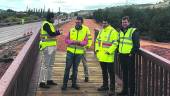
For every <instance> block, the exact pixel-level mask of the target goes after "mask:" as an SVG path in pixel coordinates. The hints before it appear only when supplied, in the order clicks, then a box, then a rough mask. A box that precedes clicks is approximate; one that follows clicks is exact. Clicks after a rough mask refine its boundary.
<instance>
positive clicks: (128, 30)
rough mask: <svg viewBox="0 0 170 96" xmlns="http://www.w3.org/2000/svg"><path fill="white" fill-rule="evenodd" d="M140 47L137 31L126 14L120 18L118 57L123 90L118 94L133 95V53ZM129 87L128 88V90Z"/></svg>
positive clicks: (123, 95)
mask: <svg viewBox="0 0 170 96" xmlns="http://www.w3.org/2000/svg"><path fill="white" fill-rule="evenodd" d="M139 48H140V43H139V33H138V32H137V30H136V28H134V27H132V26H131V25H130V20H129V17H128V16H125V17H123V18H122V28H121V30H120V32H119V48H118V51H119V58H120V63H121V68H122V70H123V90H122V92H121V93H119V94H118V95H120V96H121V95H122V96H125V95H127V96H135V94H134V93H135V64H134V61H135V58H134V57H135V53H136V52H138V50H139ZM129 88H130V90H129Z"/></svg>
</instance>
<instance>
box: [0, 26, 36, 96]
mask: <svg viewBox="0 0 170 96" xmlns="http://www.w3.org/2000/svg"><path fill="white" fill-rule="evenodd" d="M38 50H39V30H38V29H37V32H35V33H34V34H33V35H32V36H31V37H30V39H29V40H28V41H27V43H26V44H25V45H24V47H23V48H22V50H21V51H20V52H19V54H18V55H17V57H16V58H15V59H14V61H13V62H12V64H11V65H10V66H9V68H8V69H7V70H6V72H5V73H4V75H3V76H2V78H1V79H0V96H26V94H27V90H28V87H29V84H30V81H31V80H30V79H31V76H32V73H33V69H34V65H35V64H36V61H37V57H38Z"/></svg>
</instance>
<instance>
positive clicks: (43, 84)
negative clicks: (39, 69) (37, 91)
mask: <svg viewBox="0 0 170 96" xmlns="http://www.w3.org/2000/svg"><path fill="white" fill-rule="evenodd" d="M39 87H40V88H46V89H48V88H50V87H49V86H48V85H46V84H45V83H43V82H40V84H39Z"/></svg>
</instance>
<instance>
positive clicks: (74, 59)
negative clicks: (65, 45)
mask: <svg viewBox="0 0 170 96" xmlns="http://www.w3.org/2000/svg"><path fill="white" fill-rule="evenodd" d="M81 58H82V54H73V53H71V52H67V56H66V67H65V73H64V78H63V79H64V80H63V84H65V85H67V83H68V80H69V73H70V68H71V67H73V79H72V85H76V83H77V73H78V65H79V63H80V61H81Z"/></svg>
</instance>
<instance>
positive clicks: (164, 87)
mask: <svg viewBox="0 0 170 96" xmlns="http://www.w3.org/2000/svg"><path fill="white" fill-rule="evenodd" d="M115 66H116V74H117V75H118V76H119V77H120V78H122V70H121V67H120V63H119V57H118V56H117V58H116V64H115ZM135 76H136V78H135V82H136V92H135V93H136V94H135V96H170V61H169V60H167V59H164V58H162V57H160V56H158V55H156V54H154V53H151V52H149V51H147V50H144V49H140V52H139V53H138V54H136V56H135Z"/></svg>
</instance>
